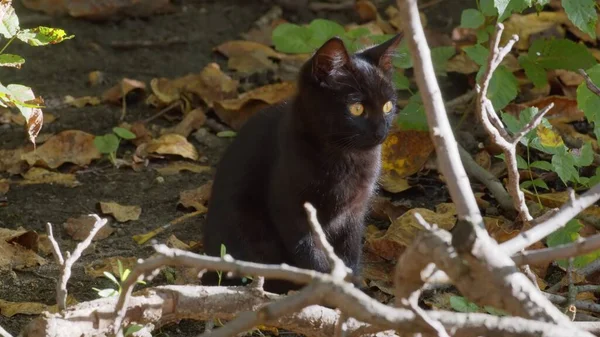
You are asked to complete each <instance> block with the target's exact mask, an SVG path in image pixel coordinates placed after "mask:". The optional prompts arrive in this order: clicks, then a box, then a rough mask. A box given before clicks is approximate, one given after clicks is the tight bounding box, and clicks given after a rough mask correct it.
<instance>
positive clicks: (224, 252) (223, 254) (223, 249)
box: [221, 244, 227, 258]
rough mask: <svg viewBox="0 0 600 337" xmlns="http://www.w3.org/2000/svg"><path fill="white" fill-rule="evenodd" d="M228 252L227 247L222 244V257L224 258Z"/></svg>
mask: <svg viewBox="0 0 600 337" xmlns="http://www.w3.org/2000/svg"><path fill="white" fill-rule="evenodd" d="M226 254H227V248H226V247H225V245H224V244H221V258H223V257H224V256H225V255H226Z"/></svg>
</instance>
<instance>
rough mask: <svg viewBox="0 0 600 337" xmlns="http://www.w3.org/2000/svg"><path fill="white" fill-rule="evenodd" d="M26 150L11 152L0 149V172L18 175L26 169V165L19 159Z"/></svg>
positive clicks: (20, 149)
mask: <svg viewBox="0 0 600 337" xmlns="http://www.w3.org/2000/svg"><path fill="white" fill-rule="evenodd" d="M38 150H39V149H38ZM25 152H26V150H25V149H24V148H22V147H20V148H17V149H12V150H4V149H0V172H8V173H10V174H20V173H21V172H23V171H24V170H25V169H26V168H27V163H26V162H25V161H24V160H23V159H21V156H22V155H23V153H25Z"/></svg>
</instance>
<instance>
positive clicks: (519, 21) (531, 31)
mask: <svg viewBox="0 0 600 337" xmlns="http://www.w3.org/2000/svg"><path fill="white" fill-rule="evenodd" d="M567 22H569V19H568V18H567V15H566V14H565V13H564V12H540V13H531V14H527V15H519V14H513V15H511V16H510V17H509V18H508V20H506V21H505V22H504V27H505V29H504V33H503V34H502V39H501V42H500V44H501V45H505V44H506V42H508V40H509V39H510V38H511V36H512V35H513V34H516V35H518V36H519V41H518V42H517V43H516V44H515V48H517V49H518V50H526V49H528V48H529V45H530V43H531V42H532V41H530V38H532V37H534V36H535V37H538V38H542V36H540V35H542V34H543V35H544V36H543V37H546V38H549V37H551V36H556V37H564V35H565V30H564V29H563V28H562V27H561V25H563V24H567ZM548 35H549V36H548Z"/></svg>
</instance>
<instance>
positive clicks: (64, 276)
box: [46, 214, 108, 310]
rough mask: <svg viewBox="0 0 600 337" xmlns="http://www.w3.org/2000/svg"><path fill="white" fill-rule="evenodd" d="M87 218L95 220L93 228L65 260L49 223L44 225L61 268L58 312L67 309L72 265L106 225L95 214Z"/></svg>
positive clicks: (57, 285) (57, 290)
mask: <svg viewBox="0 0 600 337" xmlns="http://www.w3.org/2000/svg"><path fill="white" fill-rule="evenodd" d="M89 216H91V217H93V218H94V219H96V222H95V223H94V226H93V227H92V229H91V230H90V233H89V234H88V236H87V237H86V238H85V240H83V241H81V242H80V243H79V244H78V245H77V247H75V250H74V251H73V253H72V254H69V252H67V258H66V259H65V260H63V257H62V254H61V252H60V249H59V248H58V243H57V242H56V240H55V239H54V236H52V225H50V223H48V224H47V225H46V229H48V230H49V231H48V239H49V240H50V242H51V243H52V251H53V253H54V255H55V259H56V260H57V261H59V264H60V266H61V268H60V279H59V281H58V282H57V283H56V305H57V306H58V309H59V310H65V309H66V308H67V294H68V291H67V283H68V282H69V278H71V271H72V270H71V269H72V268H73V264H74V263H75V262H76V261H77V260H79V257H81V254H82V253H83V251H84V250H85V249H86V248H87V247H89V245H90V244H91V243H92V239H93V238H94V237H95V236H96V234H97V233H98V231H99V230H100V229H102V227H104V225H106V222H107V221H108V220H107V219H101V218H100V217H99V216H98V215H96V214H90V215H89ZM61 261H62V262H61Z"/></svg>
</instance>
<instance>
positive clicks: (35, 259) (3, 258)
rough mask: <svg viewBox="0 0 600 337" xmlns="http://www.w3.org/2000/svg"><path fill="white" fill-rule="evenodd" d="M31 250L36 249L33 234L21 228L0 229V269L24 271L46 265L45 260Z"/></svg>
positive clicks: (34, 234) (35, 238)
mask: <svg viewBox="0 0 600 337" xmlns="http://www.w3.org/2000/svg"><path fill="white" fill-rule="evenodd" d="M24 245H25V246H28V247H30V248H27V247H25V246H24ZM31 248H33V249H37V234H36V233H35V232H32V231H28V230H24V229H23V228H18V229H17V230H12V229H7V228H0V269H7V268H12V269H24V268H28V267H33V266H37V265H43V264H46V259H44V258H43V257H41V256H39V255H37V254H36V252H35V251H34V250H33V249H31Z"/></svg>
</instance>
